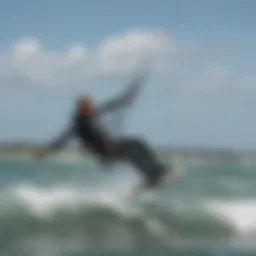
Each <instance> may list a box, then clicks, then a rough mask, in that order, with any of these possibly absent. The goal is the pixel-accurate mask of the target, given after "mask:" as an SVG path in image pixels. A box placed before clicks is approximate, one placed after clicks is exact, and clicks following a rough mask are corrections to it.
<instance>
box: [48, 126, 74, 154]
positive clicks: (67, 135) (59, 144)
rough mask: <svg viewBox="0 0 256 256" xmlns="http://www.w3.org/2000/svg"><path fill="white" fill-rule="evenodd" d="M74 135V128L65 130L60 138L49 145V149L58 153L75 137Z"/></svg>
mask: <svg viewBox="0 0 256 256" xmlns="http://www.w3.org/2000/svg"><path fill="white" fill-rule="evenodd" d="M73 135H74V128H73V126H72V127H70V128H69V129H67V130H65V131H64V132H63V133H62V134H60V136H59V137H57V138H56V139H55V140H53V141H52V142H51V143H49V145H48V148H49V149H50V150H53V151H56V150H59V149H61V148H63V147H64V146H65V145H66V144H67V142H68V141H69V140H70V139H71V138H72V137H73Z"/></svg>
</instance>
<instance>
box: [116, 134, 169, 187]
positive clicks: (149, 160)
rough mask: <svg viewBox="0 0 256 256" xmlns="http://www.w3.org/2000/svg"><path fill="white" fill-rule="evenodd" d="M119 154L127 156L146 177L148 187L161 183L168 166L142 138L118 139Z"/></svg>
mask: <svg viewBox="0 0 256 256" xmlns="http://www.w3.org/2000/svg"><path fill="white" fill-rule="evenodd" d="M116 145H117V155H119V156H122V157H124V158H126V159H127V160H128V161H130V162H131V163H132V164H133V165H134V166H135V167H136V168H138V169H139V171H141V172H142V173H143V175H144V176H145V177H146V181H145V184H143V186H146V187H154V186H157V185H159V184H160V183H161V180H162V178H163V176H164V175H165V173H166V171H167V168H166V166H165V165H163V164H162V163H161V161H160V160H159V159H158V157H157V156H156V154H155V153H154V152H153V151H152V150H151V149H150V147H149V146H148V145H147V144H146V143H145V142H144V141H141V140H140V139H136V138H125V139H122V140H119V141H117V144H116Z"/></svg>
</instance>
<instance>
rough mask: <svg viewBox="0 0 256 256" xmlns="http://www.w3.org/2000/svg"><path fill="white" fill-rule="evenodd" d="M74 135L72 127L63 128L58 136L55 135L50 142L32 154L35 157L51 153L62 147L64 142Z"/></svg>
mask: <svg viewBox="0 0 256 256" xmlns="http://www.w3.org/2000/svg"><path fill="white" fill-rule="evenodd" d="M73 135H74V129H73V127H70V128H69V129H67V130H65V131H64V132H63V133H62V134H61V135H60V136H58V137H57V139H55V140H53V141H52V142H50V143H49V144H48V145H47V146H46V147H45V148H41V149H38V150H37V151H36V152H35V153H34V155H35V157H37V158H42V157H44V156H46V155H49V154H52V153H54V152H56V151H58V150H60V149H61V148H63V147H64V146H65V145H66V143H67V142H68V141H69V140H70V139H71V137H72V136H73Z"/></svg>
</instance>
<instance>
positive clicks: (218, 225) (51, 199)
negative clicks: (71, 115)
mask: <svg viewBox="0 0 256 256" xmlns="http://www.w3.org/2000/svg"><path fill="white" fill-rule="evenodd" d="M140 178H141V177H140V176H139V175H138V174H137V172H136V171H135V170H134V169H133V168H132V167H131V166H129V165H121V164H118V165H115V166H113V168H110V169H108V170H103V169H102V168H101V166H100V165H99V164H97V162H96V161H94V160H93V159H89V158H87V159H82V158H81V157H79V156H76V155H64V154H63V155H59V156H56V157H54V158H53V157H52V158H48V159H45V160H44V161H41V162H36V161H34V160H33V159H32V158H30V157H29V156H21V155H17V156H1V157H0V255H1V256H2V255H26V256H30V255H31V256H32V255H33V256H64V255H65V256H68V255H70V256H71V255H190V256H191V255H196V256H200V255H209V256H211V255H212V256H223V255H231V256H236V255H241V256H242V255H243V256H245V255H254V256H255V255H256V245H255V244H256V243H255V242H256V199H255V197H256V186H255V184H256V167H253V166H250V167H248V166H247V167H246V166H242V165H241V166H239V165H237V164H236V165H232V164H226V165H223V164H220V163H215V164H214V165H202V166H197V167H196V166H183V169H182V178H181V179H180V180H176V181H173V182H172V183H170V184H168V185H167V186H166V187H163V188H161V189H158V190H156V191H152V192H148V193H145V194H143V195H141V197H137V198H136V197H134V196H133V191H134V189H135V187H136V185H137V184H138V183H139V181H140Z"/></svg>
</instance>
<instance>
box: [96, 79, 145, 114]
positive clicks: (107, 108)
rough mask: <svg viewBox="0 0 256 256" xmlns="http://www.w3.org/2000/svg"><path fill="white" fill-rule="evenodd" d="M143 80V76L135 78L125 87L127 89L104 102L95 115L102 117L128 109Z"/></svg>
mask: <svg viewBox="0 0 256 256" xmlns="http://www.w3.org/2000/svg"><path fill="white" fill-rule="evenodd" d="M144 80H145V74H143V75H140V76H137V77H135V79H133V81H132V82H131V83H130V84H129V85H128V86H127V87H128V88H127V89H126V90H125V91H124V92H123V93H122V94H121V95H120V96H119V97H117V98H115V99H113V100H110V101H108V102H106V103H105V104H103V105H101V106H100V107H99V108H98V109H97V110H96V115H97V116H98V115H102V114H105V113H108V112H112V111H117V110H119V109H121V108H124V107H128V106H129V105H130V104H131V103H132V102H133V100H134V98H135V97H136V96H137V94H138V92H139V90H140V89H141V86H142V84H143V83H144Z"/></svg>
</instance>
